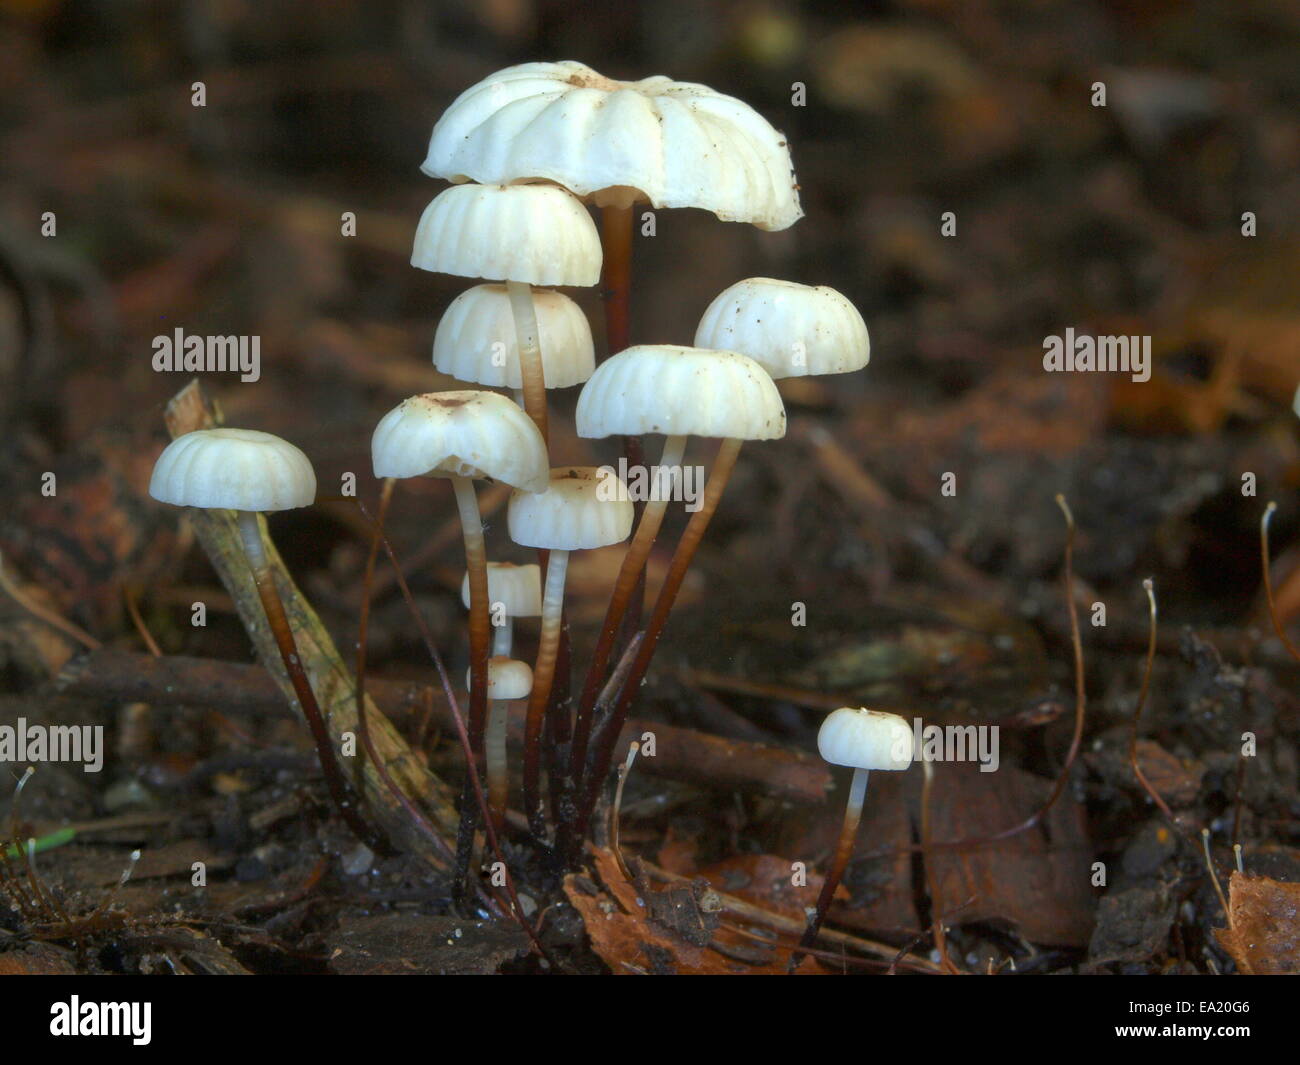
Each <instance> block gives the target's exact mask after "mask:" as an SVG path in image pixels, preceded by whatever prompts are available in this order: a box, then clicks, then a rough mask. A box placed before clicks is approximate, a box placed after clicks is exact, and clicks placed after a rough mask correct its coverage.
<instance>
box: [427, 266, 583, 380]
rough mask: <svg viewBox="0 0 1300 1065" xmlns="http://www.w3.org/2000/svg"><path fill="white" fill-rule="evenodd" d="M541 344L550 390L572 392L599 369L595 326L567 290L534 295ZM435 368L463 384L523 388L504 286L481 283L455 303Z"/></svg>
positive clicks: (439, 337)
mask: <svg viewBox="0 0 1300 1065" xmlns="http://www.w3.org/2000/svg"><path fill="white" fill-rule="evenodd" d="M533 307H534V308H535V310H536V312H537V337H538V345H539V346H540V348H541V349H542V375H543V376H544V377H545V379H546V387H547V388H568V387H569V386H570V385H580V384H582V382H583V381H585V380H587V378H589V377H590V376H591V374H592V371H593V370H594V369H595V368H596V349H595V347H594V345H593V344H592V340H591V325H590V323H589V322H588V321H587V316H586V315H585V314H583V312H582V308H581V307H579V306H578V305H577V304H576V303H574V302H573V300H571V299H569V297H568V296H566V295H564V293H562V292H554V291H552V290H550V289H535V290H534V291H533ZM433 364H434V366H436V367H437V368H438V369H439V370H441V371H442V372H443V373H445V374H449V375H450V376H452V377H455V378H457V379H458V380H461V381H472V382H473V383H475V384H479V385H487V386H489V387H491V388H522V387H523V378H522V376H521V374H520V371H519V334H518V333H517V332H516V331H515V319H514V315H513V314H512V313H511V310H510V296H509V294H508V293H507V292H506V287H505V286H504V285H475V286H474V287H473V288H471V289H469V290H468V291H465V292H462V293H461V294H460V295H459V296H457V297H456V298H455V299H454V300H452V301H451V306H449V307H448V308H447V310H446V312H445V313H444V314H443V316H442V320H441V321H440V322H439V323H438V331H437V333H436V334H435V335H434V338H433Z"/></svg>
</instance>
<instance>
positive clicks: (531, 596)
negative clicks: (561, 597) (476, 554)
mask: <svg viewBox="0 0 1300 1065" xmlns="http://www.w3.org/2000/svg"><path fill="white" fill-rule="evenodd" d="M487 575H488V602H489V603H500V604H501V605H502V606H503V607H504V608H505V612H506V615H507V616H508V617H512V618H535V617H540V616H541V613H542V570H541V567H540V566H538V565H537V563H536V562H529V563H528V564H527V565H524V566H517V565H515V564H514V563H513V562H489V563H488V564H487ZM460 600H461V602H462V603H464V604H465V606H466V607H468V606H469V574H468V573H466V574H465V577H464V579H463V580H462V581H461V582H460Z"/></svg>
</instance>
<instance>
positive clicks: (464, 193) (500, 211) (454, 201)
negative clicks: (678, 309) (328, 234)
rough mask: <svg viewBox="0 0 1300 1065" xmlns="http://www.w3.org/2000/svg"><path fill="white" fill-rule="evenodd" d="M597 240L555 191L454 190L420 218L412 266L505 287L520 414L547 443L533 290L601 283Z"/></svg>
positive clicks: (573, 205) (577, 206)
mask: <svg viewBox="0 0 1300 1065" xmlns="http://www.w3.org/2000/svg"><path fill="white" fill-rule="evenodd" d="M600 264H601V251H600V237H599V235H598V234H597V233H596V226H595V223H593V222H592V220H591V215H589V214H588V213H587V209H586V208H585V207H583V206H582V204H581V203H579V202H578V200H576V199H575V198H574V197H573V196H572V195H570V194H569V193H568V192H566V191H565V190H564V189H561V188H556V187H555V186H553V185H455V186H453V187H452V188H449V189H445V190H443V191H442V192H440V193H439V194H438V195H437V196H436V197H434V199H433V201H432V202H431V203H430V204H429V206H428V207H426V208H425V209H424V214H423V215H422V216H421V218H420V224H419V226H418V227H417V228H416V231H415V245H414V248H413V250H412V252H411V265H412V266H417V267H419V268H420V269H421V270H433V271H437V272H439V273H444V274H456V275H458V276H460V277H481V278H484V279H486V280H488V281H504V282H505V283H506V293H507V296H508V298H509V302H510V307H511V311H512V313H513V317H514V324H515V333H516V336H517V347H518V351H519V368H520V376H521V383H522V387H523V393H524V408H525V409H526V410H527V411H528V415H529V417H530V418H532V419H533V421H534V422H536V423H537V428H538V429H539V430H540V431H541V434H542V439H543V440H545V439H546V435H547V432H546V381H545V372H544V364H543V360H542V355H541V350H540V347H539V340H538V324H537V313H536V308H535V306H534V303H533V295H532V288H531V286H533V285H581V286H591V285H594V284H596V282H597V281H599V280H600Z"/></svg>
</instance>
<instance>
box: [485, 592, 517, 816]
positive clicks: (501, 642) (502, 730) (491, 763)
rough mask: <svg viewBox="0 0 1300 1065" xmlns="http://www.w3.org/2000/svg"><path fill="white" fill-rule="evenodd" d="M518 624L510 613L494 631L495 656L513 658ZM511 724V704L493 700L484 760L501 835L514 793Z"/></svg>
mask: <svg viewBox="0 0 1300 1065" xmlns="http://www.w3.org/2000/svg"><path fill="white" fill-rule="evenodd" d="M514 628H515V621H514V618H512V617H511V616H510V615H509V614H507V615H506V618H505V621H504V622H502V623H501V624H500V625H497V626H496V627H494V628H493V630H492V657H493V658H509V657H510V653H511V651H512V650H513V649H514ZM509 724H510V703H509V702H508V701H507V700H505V699H493V700H491V701H490V702H489V703H488V719H487V732H486V733H485V734H484V736H483V761H484V764H485V766H486V769H487V781H488V806H489V808H490V809H491V812H492V825H493V827H494V828H495V829H496V830H497V832H498V834H499V833H500V832H501V830H502V828H503V827H504V825H505V817H506V804H507V802H508V800H509V794H510V769H509V766H508V764H507V760H506V732H507V729H508V727H509Z"/></svg>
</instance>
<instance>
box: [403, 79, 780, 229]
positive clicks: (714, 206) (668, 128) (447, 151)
mask: <svg viewBox="0 0 1300 1065" xmlns="http://www.w3.org/2000/svg"><path fill="white" fill-rule="evenodd" d="M421 169H422V170H423V171H424V172H425V173H426V174H428V175H429V176H430V177H440V178H445V179H446V180H448V181H451V182H455V183H459V182H463V181H481V182H484V183H491V184H509V183H511V182H516V181H530V180H532V181H535V180H539V179H541V180H546V181H554V182H555V183H556V184H558V185H563V186H564V187H565V188H566V189H571V190H572V191H573V192H575V193H576V194H577V195H579V196H582V197H592V198H593V199H594V200H595V202H596V203H597V204H604V203H624V204H626V203H630V202H632V201H633V200H637V199H639V200H649V201H650V203H651V204H652V205H654V206H655V207H700V208H703V209H704V210H706V211H712V212H713V213H714V214H715V215H717V216H718V218H720V219H722V220H723V221H724V222H752V223H753V224H754V225H756V226H758V227H759V229H785V228H787V227H788V226H791V225H793V224H794V223H795V222H797V221H798V220H799V219H800V218H802V217H803V211H802V209H801V208H800V207H799V192H798V185H797V182H796V179H795V176H794V164H793V163H792V162H791V161H790V149H789V147H788V146H787V144H786V140H785V137H784V136H783V135H782V134H781V133H779V132H778V131H777V130H775V129H773V128H772V126H771V124H770V123H769V122H768V121H767V120H766V119H765V118H763V117H762V116H761V115H760V114H759V113H758V112H757V111H755V110H754V109H753V108H752V107H750V106H749V105H748V104H746V103H742V102H741V101H740V100H737V99H735V98H734V97H731V96H724V95H723V94H722V93H719V92H715V91H714V90H713V89H710V88H709V87H708V86H707V85H696V84H693V83H691V82H684V81H673V80H672V79H671V78H666V77H663V76H662V75H657V76H655V77H651V78H644V79H643V80H641V81H615V80H613V79H612V78H606V77H603V76H601V75H600V74H597V73H596V72H595V71H594V70H592V69H591V68H590V67H588V66H585V65H584V64H582V63H577V62H574V61H572V60H566V61H564V62H559V63H524V64H522V65H520V66H514V67H507V68H506V69H505V70H499V71H497V72H496V73H495V74H491V75H489V76H488V77H486V78H484V79H483V80H482V81H480V82H478V84H476V85H472V86H470V88H468V89H466V90H465V91H464V92H463V93H461V94H460V96H458V97H457V98H456V100H455V101H454V102H453V103H452V105H451V106H450V107H448V108H447V110H446V111H445V112H444V113H443V116H442V117H441V118H440V119H439V120H438V123H437V125H435V126H434V127H433V136H432V137H431V138H430V140H429V154H428V156H427V157H426V158H425V161H424V164H423V166H422V167H421Z"/></svg>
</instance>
